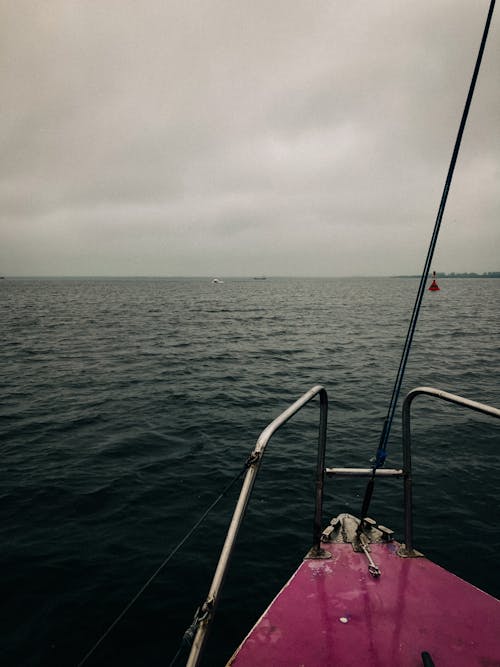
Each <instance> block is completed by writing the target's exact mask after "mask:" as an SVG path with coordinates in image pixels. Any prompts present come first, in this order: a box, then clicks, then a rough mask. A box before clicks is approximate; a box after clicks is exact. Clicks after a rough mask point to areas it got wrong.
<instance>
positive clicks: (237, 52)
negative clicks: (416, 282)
mask: <svg viewBox="0 0 500 667" xmlns="http://www.w3.org/2000/svg"><path fill="white" fill-rule="evenodd" d="M488 4H489V3H488V2H487V1H486V0H407V1H405V2H401V0H363V1H357V0H350V1H349V2H340V1H337V0H328V1H322V0H317V1H314V0H307V1H306V0H265V1H264V0H244V1H243V0H225V1H222V0H205V1H202V0H197V1H194V0H179V1H177V0H175V1H174V0H161V1H160V0H158V1H156V0H143V1H142V2H141V1H139V0H135V1H132V0H99V2H97V1H89V0H79V1H78V2H77V1H75V0H37V1H36V2H35V1H31V2H29V1H26V0H15V1H14V0H11V1H7V0H0V32H1V36H0V52H1V57H0V68H1V69H0V86H1V88H0V92H1V100H2V102H1V114H0V142H1V161H0V170H1V180H0V215H1V218H0V274H3V275H208V276H210V275H218V276H228V275H260V274H266V275H313V276H314V275H315V276H322V275H333V276H336V275H338V276H342V275H392V274H401V273H419V272H420V271H421V269H422V266H423V263H424V259H425V253H426V250H427V245H428V242H429V239H430V235H431V232H432V227H433V224H434V220H435V217H436V211H437V208H438V204H439V199H440V196H441V191H442V188H443V183H444V179H445V175H446V171H447V168H448V163H449V159H450V156H451V151H452V147H453V143H454V141H455V136H456V133H457V129H458V125H459V121H460V116H461V113H462V109H463V106H464V102H465V98H466V94H467V89H468V86H469V83H470V79H471V75H472V71H473V66H474V62H475V58H476V55H477V51H478V47H479V43H480V39H481V34H482V30H483V26H484V22H485V19H486V14H487V10H488ZM498 11H499V10H498V8H497V11H496V14H495V15H494V17H493V23H492V27H491V31H490V37H489V41H488V44H487V48H486V52H485V57H484V60H483V67H482V70H481V73H480V77H479V81H478V86H477V88H476V95H475V98H474V101H473V106H472V110H471V114H470V116H469V124H468V126H467V129H466V134H465V137H464V142H463V145H462V152H461V154H460V157H459V162H458V165H457V170H456V174H455V180H454V183H453V186H452V190H451V193H450V198H449V203H448V208H447V211H446V214H445V219H444V223H443V228H442V232H441V236H440V240H439V245H438V250H437V252H436V256H435V261H434V268H436V269H437V270H440V271H480V272H482V271H492V270H500V257H499V255H500V253H499V249H500V228H499V224H498V221H499V214H500V185H499V182H500V85H499V84H500V16H499V14H498Z"/></svg>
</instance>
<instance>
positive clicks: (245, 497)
mask: <svg viewBox="0 0 500 667" xmlns="http://www.w3.org/2000/svg"><path fill="white" fill-rule="evenodd" d="M422 394H425V395H427V396H431V397H434V398H439V399H441V400H444V401H448V402H450V403H456V404H457V405H461V406H463V407H466V408H469V409H471V410H475V411H477V412H481V413H483V414H485V415H489V416H492V417H497V418H499V417H500V410H498V409H497V408H493V407H491V406H489V405H485V404H483V403H478V402H477V401H471V400H469V399H467V398H463V397H462V396H457V395H456V394H450V393H448V392H446V391H441V390H440V389H435V388H433V387H417V388H416V389H413V390H412V391H410V392H409V394H408V395H407V396H406V398H405V400H404V402H403V468H402V469H401V468H382V469H380V468H379V469H377V470H376V473H375V474H376V476H377V477H385V478H390V477H398V478H403V483H404V517H405V518H404V526H405V528H404V532H405V543H404V549H403V550H402V552H401V555H406V556H411V555H417V552H414V551H413V501H412V468H411V432H410V408H411V405H412V403H413V400H414V399H415V398H416V397H417V396H419V395H422ZM316 396H319V399H320V423H319V436H318V455H317V466H316V493H315V511H314V521H313V547H312V549H311V550H310V552H309V554H308V557H313V558H321V557H322V556H324V555H325V554H324V552H323V550H322V549H321V531H322V523H321V522H322V513H323V483H324V477H325V475H326V476H327V477H369V476H371V475H372V474H373V469H372V468H325V449H326V427H327V413H328V397H327V393H326V390H325V389H324V388H323V387H322V386H320V385H316V386H314V387H312V388H311V389H310V390H309V391H307V392H306V393H305V394H303V396H301V397H300V398H299V399H298V400H297V401H295V403H293V404H292V405H291V406H290V407H289V408H288V409H287V410H285V411H284V412H282V413H281V415H279V417H277V418H276V419H275V420H274V421H272V422H271V423H270V424H269V425H268V426H267V427H266V428H265V429H264V430H263V431H262V433H261V434H260V436H259V438H258V440H257V444H256V446H255V449H254V450H253V452H252V454H251V455H250V457H249V459H248V462H247V466H248V470H247V472H246V475H245V478H244V480H243V484H242V488H241V491H240V495H239V498H238V502H237V504H236V508H235V510H234V512H233V517H232V519H231V524H230V526H229V530H228V532H227V535H226V539H225V542H224V546H223V547H222V551H221V555H220V558H219V562H218V564H217V569H216V571H215V574H214V577H213V580H212V584H211V586H210V590H209V592H208V596H207V598H206V600H205V602H204V604H203V605H202V607H201V609H200V610H199V613H198V617H197V631H196V634H195V637H194V641H193V645H192V648H191V653H190V655H189V658H188V661H187V663H186V667H196V666H197V665H198V664H199V661H200V657H201V652H202V649H203V647H204V644H205V641H206V638H207V634H208V629H209V626H210V623H211V620H212V618H213V615H214V612H215V609H216V607H217V603H218V600H219V597H220V592H221V589H222V585H223V583H224V579H225V575H226V572H227V568H228V565H229V561H230V558H231V555H232V552H233V549H234V544H235V541H236V537H237V535H238V531H239V528H240V526H241V523H242V520H243V517H244V515H245V511H246V508H247V505H248V502H249V500H250V495H251V492H252V489H253V485H254V483H255V479H256V477H257V473H258V471H259V468H260V464H261V461H262V457H263V455H264V452H265V449H266V447H267V444H268V443H269V440H270V439H271V437H272V436H273V435H274V433H276V431H277V430H278V429H279V428H281V426H283V425H284V424H285V423H286V422H287V421H288V420H289V419H290V418H291V417H293V416H294V415H295V414H296V413H297V412H299V410H301V409H302V408H303V407H304V406H305V405H306V404H307V403H309V402H310V401H311V400H312V399H313V398H315V397H316Z"/></svg>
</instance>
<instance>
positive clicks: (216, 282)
mask: <svg viewBox="0 0 500 667" xmlns="http://www.w3.org/2000/svg"><path fill="white" fill-rule="evenodd" d="M212 282H213V283H215V284H216V285H224V281H223V280H219V278H214V279H213V280H212Z"/></svg>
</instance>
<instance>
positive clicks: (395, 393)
mask: <svg viewBox="0 0 500 667" xmlns="http://www.w3.org/2000/svg"><path fill="white" fill-rule="evenodd" d="M494 8H495V0H491V2H490V7H489V11H488V16H487V18H486V24H485V26H484V30H483V37H482V39H481V45H480V47H479V52H478V54H477V59H476V65H475V67H474V73H473V74H472V80H471V83H470V86H469V93H468V95H467V100H466V102H465V107H464V110H463V113H462V120H461V121H460V127H459V128H458V134H457V138H456V140H455V146H454V148H453V154H452V156H451V161H450V166H449V168H448V174H447V176H446V181H445V184H444V188H443V194H442V195H441V202H440V204H439V209H438V213H437V217H436V222H435V224H434V231H433V232H432V237H431V242H430V244H429V249H428V251H427V257H426V259H425V264H424V268H423V271H422V276H421V278H420V284H419V286H418V291H417V297H416V299H415V305H414V306H413V312H412V315H411V320H410V325H409V327H408V333H407V334H406V340H405V344H404V347H403V353H402V355H401V361H400V362H399V368H398V372H397V375H396V380H395V382H394V387H393V390H392V396H391V400H390V403H389V408H388V411H387V416H386V418H385V420H384V425H383V428H382V433H381V435H380V441H379V445H378V449H377V453H376V456H375V461H374V463H373V468H372V474H371V477H370V480H369V481H368V484H367V486H366V491H365V497H364V499H363V506H362V509H361V519H363V518H364V517H366V515H367V513H368V508H369V506H370V500H371V497H372V493H373V487H374V485H375V472H376V470H377V468H380V467H381V466H383V465H384V461H385V459H386V456H387V442H388V440H389V435H390V432H391V426H392V421H393V419H394V413H395V411H396V404H397V402H398V397H399V393H400V391H401V385H402V382H403V376H404V372H405V369H406V363H407V361H408V355H409V354H410V348H411V344H412V341H413V335H414V333H415V328H416V326H417V320H418V316H419V313H420V306H421V305H422V300H423V297H424V292H425V285H426V280H427V276H428V275H429V271H430V267H431V262H432V257H433V255H434V250H435V248H436V243H437V239H438V234H439V229H440V227H441V221H442V219H443V215H444V209H445V206H446V200H447V199H448V193H449V191H450V186H451V181H452V179H453V172H454V171H455V165H456V162H457V158H458V152H459V150H460V144H461V142H462V136H463V133H464V129H465V124H466V122H467V116H468V115H469V109H470V105H471V102H472V96H473V94H474V88H475V86H476V81H477V77H478V74H479V68H480V66H481V60H482V58H483V52H484V47H485V45H486V39H487V37H488V31H489V28H490V23H491V17H492V16H493V9H494ZM359 525H360V527H361V526H362V522H361V523H360V524H359Z"/></svg>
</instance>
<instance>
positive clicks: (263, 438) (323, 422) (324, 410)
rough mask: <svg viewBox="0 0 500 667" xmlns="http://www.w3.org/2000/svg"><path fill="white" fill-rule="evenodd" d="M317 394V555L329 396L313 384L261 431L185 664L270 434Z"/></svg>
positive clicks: (197, 651) (191, 663) (205, 624)
mask: <svg viewBox="0 0 500 667" xmlns="http://www.w3.org/2000/svg"><path fill="white" fill-rule="evenodd" d="M317 395H319V399H320V422H319V436H318V457H317V468H316V499H315V502H316V507H315V512H314V521H313V549H312V551H315V552H316V553H317V554H318V555H319V554H320V553H321V551H322V550H321V548H320V540H321V530H322V526H321V517H322V511H323V480H324V470H325V448H326V426H327V414H328V396H327V393H326V390H325V389H324V388H323V387H322V386H321V385H316V386H314V387H312V388H311V389H309V391H307V392H306V393H305V394H303V396H301V397H300V398H299V399H298V400H297V401H295V403H293V404H292V405H291V406H290V407H289V408H288V409H287V410H285V411H284V412H282V413H281V414H280V415H279V417H277V418H276V419H275V420H274V421H272V422H271V423H270V424H269V425H268V426H267V427H266V428H265V429H264V430H263V431H262V433H261V434H260V436H259V438H258V440H257V444H256V446H255V449H254V451H253V452H252V454H251V456H250V458H249V460H248V470H247V472H246V475H245V478H244V480H243V484H242V487H241V491H240V495H239V498H238V502H237V504H236V508H235V510H234V513H233V517H232V519H231V524H230V526H229V530H228V532H227V535H226V539H225V542H224V546H223V547H222V551H221V555H220V557H219V562H218V564H217V569H216V571H215V574H214V578H213V580H212V584H211V586H210V590H209V592H208V596H207V599H206V601H205V602H204V604H203V606H202V608H201V610H200V611H201V613H200V616H199V624H198V629H197V631H196V635H195V638H194V641H193V646H192V648H191V652H190V654H189V658H188V661H187V663H186V667H196V665H198V663H199V660H200V657H201V652H202V649H203V646H204V644H205V641H206V637H207V633H208V629H209V626H210V623H211V621H212V619H213V616H214V612H215V609H216V607H217V602H218V600H219V596H220V592H221V589H222V585H223V583H224V579H225V576H226V572H227V568H228V565H229V560H230V558H231V554H232V552H233V549H234V544H235V541H236V537H237V535H238V531H239V528H240V525H241V522H242V520H243V517H244V515H245V511H246V508H247V505H248V501H249V500H250V494H251V493H252V489H253V485H254V482H255V478H256V477H257V473H258V471H259V468H260V463H261V461H262V457H263V456H264V451H265V449H266V446H267V444H268V442H269V440H270V439H271V437H272V436H273V435H274V433H276V431H277V430H278V429H279V428H280V427H281V426H283V425H284V424H285V423H286V422H287V421H288V420H289V419H290V418H291V417H293V416H294V415H295V414H296V413H297V412H298V411H299V410H301V409H302V408H303V407H304V406H305V405H306V404H307V403H309V402H310V401H311V400H312V399H313V398H315V396H317Z"/></svg>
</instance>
